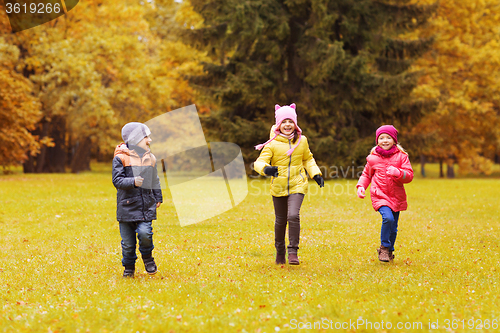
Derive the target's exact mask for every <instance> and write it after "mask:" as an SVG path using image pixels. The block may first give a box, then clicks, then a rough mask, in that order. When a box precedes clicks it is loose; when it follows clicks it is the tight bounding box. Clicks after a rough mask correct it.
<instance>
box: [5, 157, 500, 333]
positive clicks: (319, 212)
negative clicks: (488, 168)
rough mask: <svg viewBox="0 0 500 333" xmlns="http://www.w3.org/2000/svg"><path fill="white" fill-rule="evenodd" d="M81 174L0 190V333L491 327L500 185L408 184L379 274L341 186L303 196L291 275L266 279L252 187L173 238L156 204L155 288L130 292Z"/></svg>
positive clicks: (350, 196) (366, 214)
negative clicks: (389, 257)
mask: <svg viewBox="0 0 500 333" xmlns="http://www.w3.org/2000/svg"><path fill="white" fill-rule="evenodd" d="M95 169H96V170H95V171H93V172H91V173H82V174H78V175H73V174H57V175H54V174H41V175H23V174H20V173H14V174H12V175H2V176H0V227H1V236H0V237H1V238H0V239H1V248H2V255H1V257H0V281H1V283H0V297H1V300H2V302H1V303H0V304H1V308H0V331H1V332H278V331H279V332H288V331H291V332H293V331H325V332H328V331H333V330H336V328H337V329H339V330H340V331H353V332H354V331H356V332H363V331H387V332H403V331H404V332H419V331H428V330H429V327H430V325H431V324H432V323H434V327H436V328H437V329H436V330H435V331H440V332H452V331H455V332H463V331H469V330H470V329H471V328H474V330H475V329H478V328H482V330H481V331H496V329H495V328H496V327H499V326H500V298H499V283H500V282H499V281H500V279H499V269H500V265H499V260H500V249H499V230H500V219H499V218H498V212H499V209H498V208H499V199H500V194H499V193H500V192H499V190H498V188H499V187H500V180H499V179H455V180H447V179H444V180H440V179H421V178H418V177H417V178H416V179H415V180H414V181H413V182H412V183H411V184H408V185H407V186H406V189H407V193H408V200H409V210H408V211H406V212H403V213H402V214H401V217H400V227H399V234H398V240H397V244H396V252H395V255H396V259H395V262H394V263H392V264H387V263H381V262H379V261H378V260H377V257H376V253H375V249H376V248H377V246H378V245H379V237H380V236H379V232H380V221H381V219H380V215H379V214H378V213H376V212H375V211H373V209H372V208H371V204H370V201H369V198H366V199H365V200H360V199H358V198H357V197H356V196H355V193H354V186H355V181H352V180H351V181H348V180H336V181H327V182H326V185H325V188H324V189H322V190H319V189H318V187H317V185H316V184H315V183H314V184H311V185H310V193H309V195H307V196H306V198H305V200H304V204H303V206H302V210H301V219H302V221H301V224H302V232H301V244H300V250H299V257H300V258H301V262H302V263H301V265H300V266H289V265H283V266H277V265H274V263H273V262H274V242H273V236H274V235H273V234H274V233H273V225H274V222H273V219H274V214H273V207H272V202H271V198H270V196H269V194H268V182H266V181H265V180H251V182H250V183H249V185H250V186H249V191H250V193H249V195H248V197H247V198H246V200H245V201H244V202H243V203H241V204H240V205H239V206H237V207H236V208H234V209H232V210H230V211H228V212H226V213H224V214H222V215H219V216H217V217H215V218H212V219H210V220H208V221H205V222H202V223H198V224H194V225H190V226H187V227H180V226H179V224H178V222H177V220H176V216H175V210H174V208H173V207H172V204H171V200H170V198H169V197H168V193H165V197H166V198H165V203H164V204H163V205H162V207H161V208H160V210H159V218H158V220H157V221H155V222H154V224H153V225H154V232H155V235H154V242H155V246H156V248H155V250H154V253H153V254H154V257H155V258H156V261H157V264H158V268H159V272H158V274H156V275H155V276H153V277H150V276H148V275H147V274H145V271H144V266H143V265H142V262H140V261H139V262H138V265H137V272H136V278H135V279H123V278H122V277H121V274H122V271H123V269H122V267H121V264H120V260H121V248H120V236H119V231H118V223H117V222H116V220H115V209H116V203H115V195H116V190H115V189H114V187H113V185H112V183H111V174H110V166H109V165H99V166H98V167H97V168H95ZM415 170H418V169H417V167H415ZM436 324H437V326H436ZM389 325H390V327H389ZM308 327H310V328H311V330H304V328H308ZM446 327H449V329H447V328H446ZM398 328H401V329H398Z"/></svg>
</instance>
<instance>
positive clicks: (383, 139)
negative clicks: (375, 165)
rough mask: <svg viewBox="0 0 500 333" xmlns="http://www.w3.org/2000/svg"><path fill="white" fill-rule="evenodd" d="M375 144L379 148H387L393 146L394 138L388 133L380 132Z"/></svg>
mask: <svg viewBox="0 0 500 333" xmlns="http://www.w3.org/2000/svg"><path fill="white" fill-rule="evenodd" d="M377 144H378V146H379V147H380V148H382V149H385V150H389V149H391V148H392V146H394V139H393V138H392V136H390V135H389V134H386V133H382V134H380V135H379V137H378V140H377Z"/></svg>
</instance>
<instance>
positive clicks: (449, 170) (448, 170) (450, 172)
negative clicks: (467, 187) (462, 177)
mask: <svg viewBox="0 0 500 333" xmlns="http://www.w3.org/2000/svg"><path fill="white" fill-rule="evenodd" d="M446 167H447V168H446V177H448V178H455V170H453V160H449V161H448V163H446Z"/></svg>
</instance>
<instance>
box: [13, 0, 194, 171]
mask: <svg viewBox="0 0 500 333" xmlns="http://www.w3.org/2000/svg"><path fill="white" fill-rule="evenodd" d="M150 6H152V5H151V4H148V3H137V2H135V1H106V2H104V1H100V0H92V1H85V2H80V4H79V5H78V6H76V7H75V8H74V9H73V10H72V11H70V12H69V13H68V14H67V15H65V16H63V17H60V18H58V19H57V20H55V21H52V22H49V23H47V24H44V25H41V26H39V27H36V28H33V29H30V30H26V31H23V32H19V33H17V34H7V35H6V37H5V39H6V40H7V41H8V43H9V44H10V45H12V46H14V47H16V48H18V49H19V50H21V57H20V58H19V61H18V64H17V69H18V70H19V71H20V73H22V74H23V75H24V77H25V78H28V79H29V80H30V81H31V83H32V84H33V87H34V94H35V96H36V98H37V100H38V101H39V102H40V104H41V109H42V111H43V117H42V119H41V121H40V122H39V123H38V125H37V128H36V129H35V130H34V131H33V134H34V135H38V136H39V137H46V136H47V137H50V138H52V140H53V146H52V147H49V146H47V145H42V147H41V149H40V152H39V154H37V155H36V156H33V157H32V158H31V159H29V160H28V161H26V162H25V164H24V166H25V171H26V172H64V170H65V167H68V166H69V167H71V170H72V171H73V172H78V171H82V170H87V169H89V167H90V158H91V156H99V155H100V156H108V158H109V157H110V156H109V155H110V154H111V153H112V150H113V148H114V146H115V145H116V143H117V142H119V140H121V138H120V129H121V126H123V124H125V123H126V122H129V121H147V120H149V119H150V118H152V117H154V116H156V115H158V114H161V113H163V112H166V111H168V110H171V109H173V108H177V107H179V106H183V105H185V104H184V103H189V104H191V103H192V101H191V100H190V97H189V91H190V88H189V87H188V86H187V85H186V84H185V80H184V79H183V78H182V74H181V72H182V71H181V70H180V69H179V67H181V68H182V67H183V66H184V67H186V66H185V65H184V58H183V55H182V52H180V50H181V49H182V46H181V45H178V44H176V43H175V42H172V43H170V44H168V45H165V44H162V43H161V40H160V39H159V38H158V37H157V36H156V35H155V34H153V33H151V31H150V25H149V23H148V21H147V20H146V19H145V15H146V13H147V12H149V10H150ZM172 54H173V55H175V56H171V55H172ZM174 58H175V59H176V61H170V60H171V59H174ZM187 67H188V69H187V70H189V65H187ZM183 70H186V68H184V69H183ZM186 91H187V92H188V93H185V92H186Z"/></svg>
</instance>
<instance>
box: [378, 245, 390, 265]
mask: <svg viewBox="0 0 500 333" xmlns="http://www.w3.org/2000/svg"><path fill="white" fill-rule="evenodd" d="M377 252H378V260H380V261H383V262H389V261H390V260H391V258H390V257H389V248H388V247H385V246H382V245H380V248H379V249H377Z"/></svg>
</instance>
